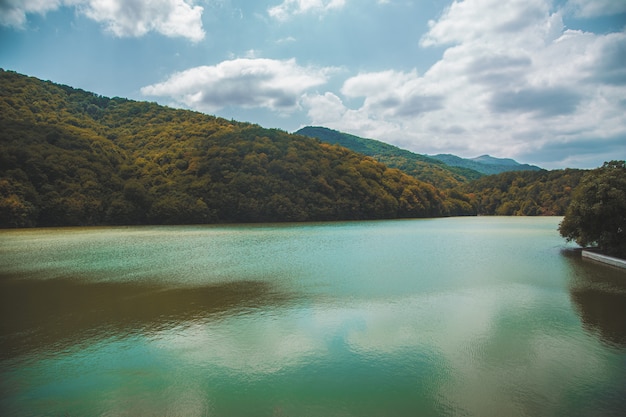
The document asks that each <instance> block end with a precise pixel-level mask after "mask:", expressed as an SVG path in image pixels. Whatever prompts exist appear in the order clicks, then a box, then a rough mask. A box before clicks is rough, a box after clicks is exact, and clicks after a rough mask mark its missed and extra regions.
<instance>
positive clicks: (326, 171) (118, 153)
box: [0, 70, 473, 227]
mask: <svg viewBox="0 0 626 417" xmlns="http://www.w3.org/2000/svg"><path fill="white" fill-rule="evenodd" d="M458 197H459V198H458V199H452V198H450V197H448V196H447V194H445V193H443V192H441V191H439V190H438V189H436V188H435V187H433V186H432V185H430V184H427V183H424V182H421V181H419V180H417V179H415V178H413V177H411V176H409V175H406V174H404V173H402V172H401V171H399V170H397V169H390V168H388V167H387V166H385V165H383V164H382V163H380V162H377V161H375V160H374V159H372V158H369V157H366V156H363V155H360V154H357V153H355V152H352V151H350V150H348V149H345V148H343V147H339V146H333V145H329V144H325V143H321V142H320V141H319V140H316V139H312V138H308V137H305V136H301V135H291V134H288V133H286V132H284V131H280V130H275V129H264V128H261V127H260V126H258V125H253V124H248V123H239V122H234V121H227V120H224V119H221V118H216V117H213V116H208V115H205V114H201V113H197V112H192V111H187V110H176V109H170V108H167V107H163V106H159V105H157V104H154V103H147V102H136V101H130V100H126V99H120V98H112V99H110V98H106V97H102V96H99V95H96V94H93V93H90V92H86V91H82V90H78V89H74V88H71V87H68V86H62V85H58V84H54V83H52V82H45V81H40V80H38V79H35V78H31V77H26V76H23V75H20V74H17V73H15V72H10V71H3V70H0V227H26V226H53V225H63V226H65V225H108V224H172V223H177V224H181V223H214V222H261V221H263V222H272V221H310V220H344V219H379V218H396V217H426V216H428V217H430V216H444V215H455V214H468V213H471V212H473V209H472V208H471V207H470V205H469V204H468V203H467V201H464V200H465V197H464V196H461V195H459V196H458Z"/></svg>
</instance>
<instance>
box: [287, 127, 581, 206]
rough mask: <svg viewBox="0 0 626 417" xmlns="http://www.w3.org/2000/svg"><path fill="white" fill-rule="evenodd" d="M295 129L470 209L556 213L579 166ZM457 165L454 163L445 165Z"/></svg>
mask: <svg viewBox="0 0 626 417" xmlns="http://www.w3.org/2000/svg"><path fill="white" fill-rule="evenodd" d="M296 133H298V134H304V135H307V136H312V137H317V138H319V139H320V140H322V141H325V142H328V143H333V144H339V145H341V146H345V147H346V148H349V149H351V150H354V151H356V152H361V153H363V154H365V155H369V156H371V157H373V158H375V159H376V160H378V161H380V162H383V163H385V164H386V165H388V166H391V167H394V168H398V169H401V170H402V171H404V172H406V173H407V174H410V175H412V176H414V177H416V178H418V179H420V180H423V181H427V182H430V183H432V184H436V185H437V186H438V187H440V188H441V189H443V190H444V194H445V195H446V196H448V197H450V198H454V199H456V200H460V201H464V202H466V203H469V204H470V205H471V206H472V210H473V213H474V214H480V215H518V216H542V215H543V216H562V215H563V214H565V209H566V208H567V206H568V205H569V203H570V201H571V195H572V191H573V189H574V188H576V186H577V185H578V182H579V181H580V178H581V177H582V174H583V173H584V172H585V171H583V170H576V169H565V170H555V171H546V170H543V169H541V168H539V167H536V166H533V165H526V164H520V163H518V162H516V161H514V160H513V159H505V158H494V157H491V156H488V155H483V156H480V157H477V158H473V159H463V158H459V157H458V156H455V155H437V157H441V158H442V159H443V160H437V159H433V157H428V156H424V155H419V154H415V153H413V152H410V151H407V150H403V149H400V148H397V147H395V146H392V145H389V144H386V143H384V142H380V141H377V140H373V139H364V138H360V137H358V136H354V135H350V134H347V133H342V132H338V131H335V130H331V129H327V128H323V127H305V128H303V129H300V130H299V131H298V132H296ZM444 162H449V163H450V164H451V165H457V164H458V165H461V166H459V167H453V166H448V165H447V164H446V163H444Z"/></svg>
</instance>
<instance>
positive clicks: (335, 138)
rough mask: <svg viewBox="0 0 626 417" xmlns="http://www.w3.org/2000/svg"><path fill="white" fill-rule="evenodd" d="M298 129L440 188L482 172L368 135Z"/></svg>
mask: <svg viewBox="0 0 626 417" xmlns="http://www.w3.org/2000/svg"><path fill="white" fill-rule="evenodd" d="M295 133H296V134H298V135H304V136H308V137H313V138H317V139H319V140H321V141H322V142H326V143H330V144H333V145H340V146H343V147H344V148H348V149H350V150H352V151H355V152H359V153H361V154H364V155H367V156H371V157H372V158H374V159H376V160H377V161H379V162H382V163H383V164H385V165H387V166H389V167H391V168H398V169H400V170H402V171H404V172H406V173H407V174H409V175H411V176H413V177H415V178H417V179H419V180H421V181H425V182H429V183H431V184H433V185H434V186H436V187H440V188H452V187H456V186H459V185H461V184H465V183H468V182H470V181H472V180H475V179H477V178H480V177H481V176H482V174H481V173H480V172H479V171H477V170H473V169H470V168H466V167H458V166H451V165H448V164H446V163H445V162H442V161H440V160H438V159H435V158H432V157H429V156H426V155H420V154H417V153H413V152H411V151H407V150H405V149H400V148H398V147H397V146H393V145H390V144H388V143H385V142H381V141H378V140H374V139H365V138H361V137H358V136H355V135H350V134H348V133H343V132H339V131H336V130H332V129H328V128H325V127H318V126H307V127H304V128H302V129H300V130H298V131H297V132H295ZM481 167H482V166H481Z"/></svg>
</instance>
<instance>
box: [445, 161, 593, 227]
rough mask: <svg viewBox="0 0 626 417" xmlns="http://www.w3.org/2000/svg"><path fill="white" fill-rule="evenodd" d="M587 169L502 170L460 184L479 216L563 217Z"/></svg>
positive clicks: (461, 191) (460, 191) (462, 192)
mask: <svg viewBox="0 0 626 417" xmlns="http://www.w3.org/2000/svg"><path fill="white" fill-rule="evenodd" d="M585 172H586V171H584V170H580V169H564V170H554V171H545V170H541V171H515V172H503V173H501V174H497V175H489V176H485V177H482V178H479V179H478V180H476V181H472V182H471V183H469V184H466V185H464V186H462V187H460V188H459V189H458V190H457V192H459V193H461V194H467V195H469V197H470V202H471V204H472V206H473V207H474V208H475V210H476V214H479V215H501V216H562V215H564V214H565V210H566V209H567V207H568V206H569V203H570V201H571V198H572V192H573V190H574V189H575V188H576V186H577V185H578V183H579V182H580V180H581V178H582V176H583V174H584V173H585Z"/></svg>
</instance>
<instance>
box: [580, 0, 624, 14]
mask: <svg viewBox="0 0 626 417" xmlns="http://www.w3.org/2000/svg"><path fill="white" fill-rule="evenodd" d="M568 6H569V7H570V8H571V9H572V10H573V12H574V13H575V14H576V15H577V16H579V17H598V16H610V15H613V14H618V13H626V1H623V0H593V1H590V0H570V1H569V2H568Z"/></svg>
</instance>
